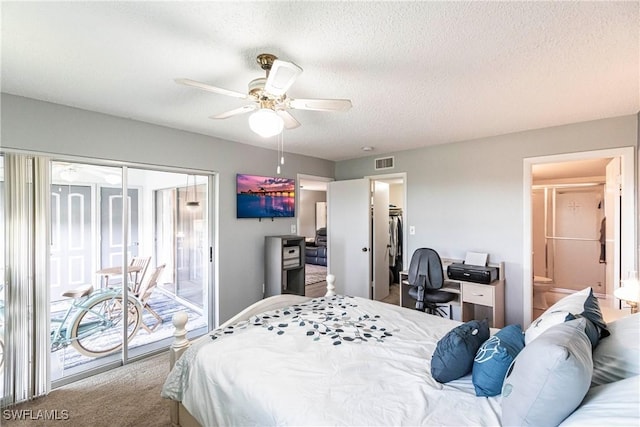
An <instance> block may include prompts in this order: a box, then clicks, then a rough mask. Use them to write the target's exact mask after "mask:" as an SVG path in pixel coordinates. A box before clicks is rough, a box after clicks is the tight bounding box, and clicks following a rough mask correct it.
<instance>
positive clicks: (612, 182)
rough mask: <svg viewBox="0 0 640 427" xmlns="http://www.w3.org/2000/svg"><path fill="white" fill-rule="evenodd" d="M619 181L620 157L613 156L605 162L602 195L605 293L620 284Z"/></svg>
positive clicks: (608, 293) (611, 291) (611, 292)
mask: <svg viewBox="0 0 640 427" xmlns="http://www.w3.org/2000/svg"><path fill="white" fill-rule="evenodd" d="M620 183H621V167H620V158H619V157H614V158H613V159H612V160H611V161H610V162H609V163H608V164H607V168H606V184H605V195H604V214H605V221H606V227H605V230H606V231H605V260H606V263H607V266H606V275H605V276H606V277H605V283H606V292H607V295H613V291H614V289H616V288H617V287H619V286H620V262H621V257H620V241H621V236H620V223H621V218H620V213H621V200H620Z"/></svg>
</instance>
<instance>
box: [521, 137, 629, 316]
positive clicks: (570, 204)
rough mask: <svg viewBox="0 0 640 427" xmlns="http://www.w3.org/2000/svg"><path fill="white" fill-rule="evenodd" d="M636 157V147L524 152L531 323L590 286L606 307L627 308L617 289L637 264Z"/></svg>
mask: <svg viewBox="0 0 640 427" xmlns="http://www.w3.org/2000/svg"><path fill="white" fill-rule="evenodd" d="M633 164H634V159H633V149H632V148H631V149H613V150H602V151H595V152H587V153H574V154H568V155H559V156H548V157H544V158H536V159H525V181H526V182H527V184H528V186H527V187H526V188H527V189H526V190H525V191H526V192H527V193H528V194H529V195H530V197H529V198H528V200H527V198H525V227H526V228H525V230H526V229H529V230H531V235H530V236H529V237H530V240H529V242H526V240H527V239H526V237H527V236H525V247H527V248H528V249H529V251H528V252H525V253H530V254H531V257H530V259H529V260H526V259H525V260H524V262H523V265H524V267H525V268H524V271H525V277H524V280H523V283H524V294H523V301H524V304H525V307H524V313H525V323H526V320H527V310H530V313H531V317H530V318H529V319H531V320H533V319H535V318H536V317H537V316H539V315H540V314H541V313H542V312H543V311H544V310H545V309H546V308H547V307H548V306H550V305H552V304H553V303H554V302H555V301H557V300H558V299H560V298H561V297H562V296H565V295H566V294H568V293H572V292H575V291H579V290H581V289H584V288H586V287H591V288H593V290H594V293H595V294H596V296H597V297H598V298H599V300H600V306H601V308H602V309H603V311H606V310H616V309H619V308H620V302H619V300H616V299H615V298H614V297H613V291H614V290H615V289H616V288H617V287H619V286H620V285H619V281H620V278H621V276H622V275H623V274H624V272H625V271H628V270H633V269H635V266H634V265H635V262H634V260H635V255H634V254H635V249H634V248H635V237H634V236H635V235H636V231H635V221H634V211H635V206H634V203H633V196H630V197H625V195H626V194H629V195H633V194H634V193H635V188H634V187H635V186H634V181H633ZM527 172H528V173H527ZM528 225H530V228H529V227H527V226H528ZM527 261H528V262H529V264H528V265H527Z"/></svg>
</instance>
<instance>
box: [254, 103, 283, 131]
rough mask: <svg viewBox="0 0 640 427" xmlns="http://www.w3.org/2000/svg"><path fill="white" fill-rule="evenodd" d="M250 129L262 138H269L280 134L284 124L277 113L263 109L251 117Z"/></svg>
mask: <svg viewBox="0 0 640 427" xmlns="http://www.w3.org/2000/svg"><path fill="white" fill-rule="evenodd" d="M249 128H251V130H252V131H254V132H255V133H257V134H258V135H260V136H261V137H263V138H268V137H270V136H275V135H278V134H280V132H282V129H284V122H283V120H282V118H281V117H280V116H278V114H277V113H276V112H275V111H273V110H271V109H269V108H261V109H260V110H258V111H256V112H255V113H253V114H251V115H250V116H249Z"/></svg>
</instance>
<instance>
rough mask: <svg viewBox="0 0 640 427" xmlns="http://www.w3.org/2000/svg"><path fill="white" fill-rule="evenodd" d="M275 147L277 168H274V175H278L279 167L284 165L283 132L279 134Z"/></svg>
mask: <svg viewBox="0 0 640 427" xmlns="http://www.w3.org/2000/svg"><path fill="white" fill-rule="evenodd" d="M277 145H278V158H279V162H277V164H278V167H277V168H276V173H277V174H278V175H280V165H284V131H283V132H280V138H279V140H278V141H277Z"/></svg>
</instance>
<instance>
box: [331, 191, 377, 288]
mask: <svg viewBox="0 0 640 427" xmlns="http://www.w3.org/2000/svg"><path fill="white" fill-rule="evenodd" d="M369 196H370V190H369V180H368V179H353V180H345V181H334V182H330V183H328V184H327V208H328V209H327V239H328V254H327V257H328V260H327V263H328V265H327V267H328V272H329V274H333V275H334V276H335V277H336V283H335V285H336V293H338V294H343V295H351V296H359V297H363V298H370V284H371V279H370V269H369V236H370V230H371V221H370V218H371V213H370V206H371V200H370V197H369Z"/></svg>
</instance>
